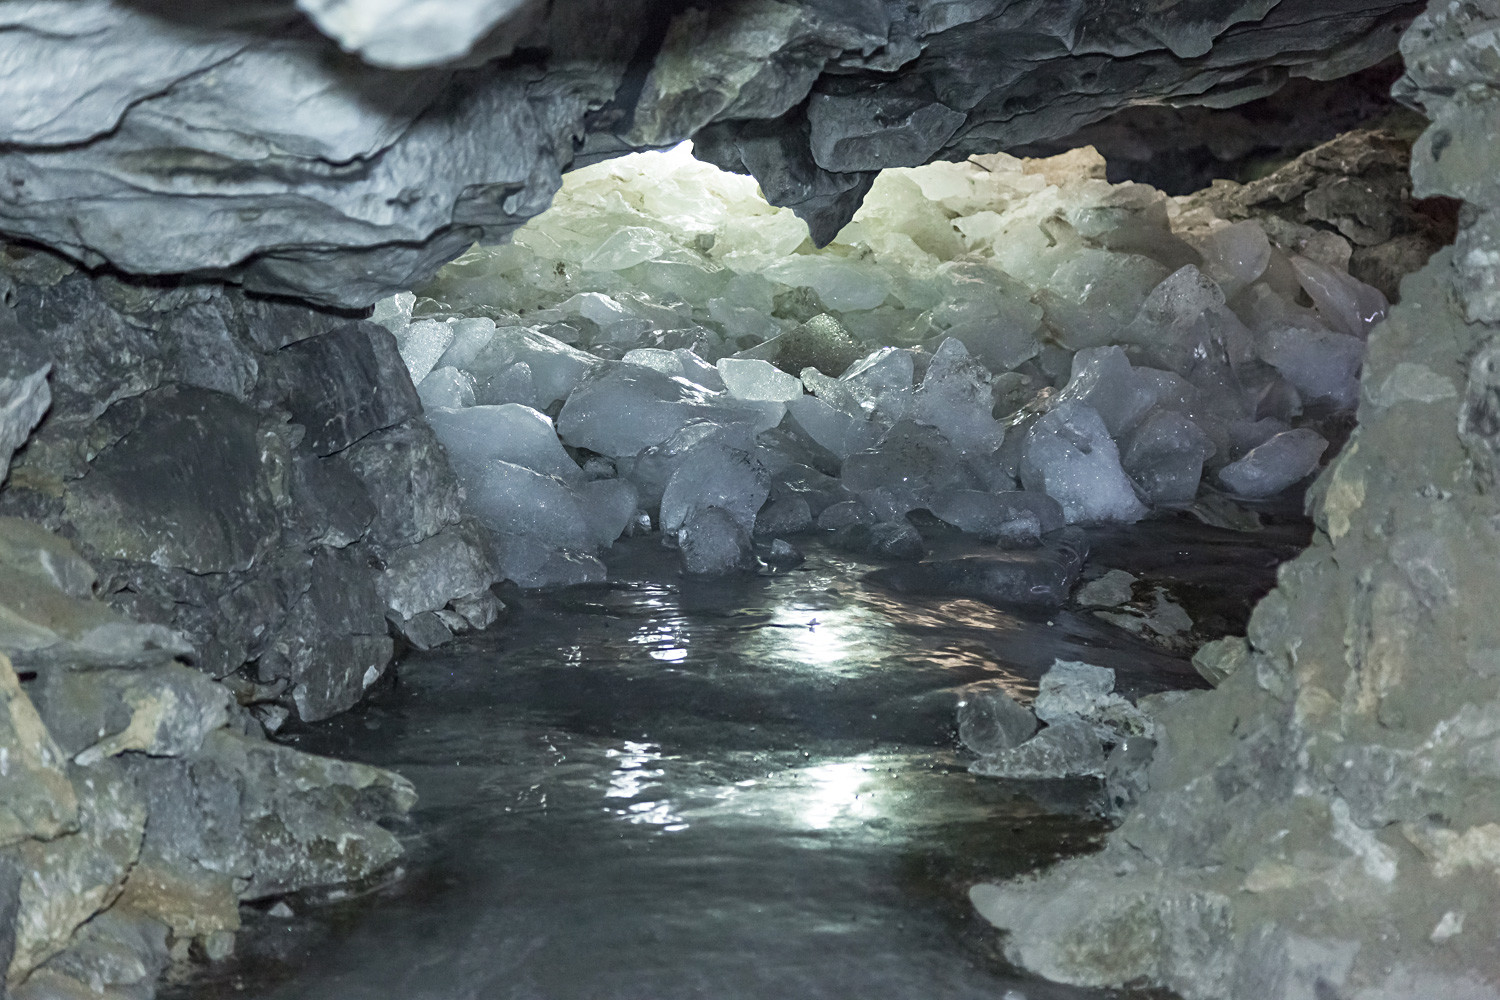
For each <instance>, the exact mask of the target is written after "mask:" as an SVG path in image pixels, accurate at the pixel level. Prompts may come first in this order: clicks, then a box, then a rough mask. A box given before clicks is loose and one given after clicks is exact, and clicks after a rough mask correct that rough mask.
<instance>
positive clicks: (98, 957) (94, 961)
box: [16, 905, 171, 1000]
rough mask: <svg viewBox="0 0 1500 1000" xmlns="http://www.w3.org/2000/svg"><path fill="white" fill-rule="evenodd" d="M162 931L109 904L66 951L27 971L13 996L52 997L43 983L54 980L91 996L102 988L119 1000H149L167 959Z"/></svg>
mask: <svg viewBox="0 0 1500 1000" xmlns="http://www.w3.org/2000/svg"><path fill="white" fill-rule="evenodd" d="M167 932H168V928H167V926H166V925H165V924H163V923H161V922H160V921H158V920H154V919H152V918H151V917H149V916H146V915H145V914H142V913H140V912H137V911H136V910H134V909H132V908H130V907H128V906H121V905H116V906H113V907H111V908H110V909H108V910H106V911H105V912H103V913H101V914H99V915H98V916H96V917H94V918H93V919H92V920H90V921H89V922H88V923H87V924H85V925H84V926H83V927H82V928H80V929H79V931H78V933H77V934H76V935H74V937H73V940H72V941H70V942H69V943H68V947H67V948H66V949H64V950H63V951H62V952H60V953H58V954H56V955H54V956H52V958H50V959H48V960H47V962H46V964H45V965H43V966H42V967H41V969H39V970H37V971H36V972H34V973H32V975H31V976H30V977H28V979H27V982H26V984H25V985H23V986H22V987H21V989H20V990H19V991H17V993H16V996H17V997H18V998H19V1000H25V998H27V997H35V998H36V1000H44V998H46V997H48V996H49V995H53V994H52V991H51V989H49V988H48V987H47V986H44V985H43V983H44V982H45V981H46V979H48V978H51V977H52V976H56V977H65V978H66V979H69V980H72V981H73V982H75V983H77V984H79V985H80V986H82V987H83V988H84V989H85V990H89V991H91V992H96V993H97V992H100V991H101V988H102V990H103V991H108V993H107V995H113V996H115V997H120V998H121V1000H124V998H126V997H129V998H132V1000H133V998H135V997H140V998H142V1000H149V998H150V997H151V996H153V995H154V994H155V989H156V980H157V978H158V977H159V976H160V975H161V974H162V972H163V971H165V969H166V967H167V965H168V964H169V962H170V960H171V959H170V953H169V951H168V948H167ZM52 988H53V989H55V988H56V987H55V986H54V987H52Z"/></svg>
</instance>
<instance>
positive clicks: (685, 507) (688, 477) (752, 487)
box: [661, 439, 770, 535]
mask: <svg viewBox="0 0 1500 1000" xmlns="http://www.w3.org/2000/svg"><path fill="white" fill-rule="evenodd" d="M769 495H770V481H769V478H768V477H767V475H766V471H765V469H763V468H762V467H761V465H760V463H759V462H757V461H756V460H755V458H754V457H753V456H752V455H750V454H748V453H746V452H744V451H741V450H740V449H738V448H732V447H725V446H722V445H721V444H720V443H719V442H718V441H716V440H712V439H711V440H709V441H707V442H705V443H704V444H702V445H700V446H699V447H697V448H693V449H691V450H690V451H689V452H687V453H685V454H684V456H683V458H682V459H681V460H679V461H678V462H677V463H676V468H675V470H674V471H673V472H672V475H671V477H670V478H669V479H668V480H667V484H666V488H665V489H664V490H663V492H662V498H661V530H662V531H665V532H675V531H677V530H678V529H679V528H681V527H682V526H683V525H684V524H686V523H687V522H688V521H689V520H691V519H692V517H693V515H694V514H695V513H697V512H700V511H703V510H705V509H707V508H709V507H717V508H719V509H720V510H722V511H724V512H726V513H727V514H729V515H730V516H731V517H733V518H734V520H735V522H736V523H737V524H739V525H740V527H741V528H743V529H744V531H745V533H746V534H747V535H748V534H749V533H750V532H751V531H753V530H754V528H755V515H756V514H757V513H758V512H759V511H760V508H761V505H762V504H764V503H765V502H766V497H767V496H769Z"/></svg>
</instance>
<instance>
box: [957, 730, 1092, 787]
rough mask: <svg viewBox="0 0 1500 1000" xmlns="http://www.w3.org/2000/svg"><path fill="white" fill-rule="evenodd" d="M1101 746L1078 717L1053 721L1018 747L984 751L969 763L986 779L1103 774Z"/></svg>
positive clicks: (974, 771)
mask: <svg viewBox="0 0 1500 1000" xmlns="http://www.w3.org/2000/svg"><path fill="white" fill-rule="evenodd" d="M1104 763H1105V759H1104V745H1103V743H1102V742H1101V741H1100V740H1099V737H1098V736H1097V735H1096V734H1095V732H1094V727H1093V726H1091V725H1089V724H1088V723H1087V722H1084V721H1083V720H1082V719H1077V718H1069V719H1064V720H1062V721H1060V722H1057V723H1054V724H1053V725H1050V726H1048V727H1047V728H1045V729H1043V730H1042V731H1041V732H1039V733H1037V734H1036V735H1035V736H1033V737H1032V738H1031V739H1029V740H1027V741H1026V742H1025V743H1022V744H1021V745H1020V746H1018V747H1013V748H1012V749H1010V750H1002V751H1000V752H998V753H993V754H987V755H985V756H983V757H980V758H979V759H978V760H976V761H975V762H974V763H972V764H970V765H969V771H970V772H972V773H973V774H978V775H981V776H983V777H986V778H1010V779H1013V780H1045V779H1055V778H1070V777H1083V776H1089V777H1103V775H1104Z"/></svg>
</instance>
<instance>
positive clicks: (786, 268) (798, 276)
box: [761, 254, 891, 312]
mask: <svg viewBox="0 0 1500 1000" xmlns="http://www.w3.org/2000/svg"><path fill="white" fill-rule="evenodd" d="M761 273H762V274H763V275H765V276H766V277H767V278H769V279H770V280H772V281H775V282H778V283H780V284H783V285H790V286H791V287H793V288H810V289H812V290H813V291H815V292H817V293H818V298H819V299H820V300H821V301H822V303H823V306H824V307H825V308H827V309H831V310H834V311H836V312H849V311H853V310H859V309H874V308H875V307H876V306H878V305H880V304H881V303H882V302H884V301H885V298H886V296H887V295H889V294H890V290H891V282H890V278H888V277H887V276H886V274H885V273H884V272H883V271H882V270H880V269H879V268H878V267H873V266H870V265H863V266H861V265H860V264H857V263H855V262H854V261H850V260H843V259H841V258H839V257H833V256H824V255H819V254H792V255H791V256H790V257H786V258H783V259H782V260H780V261H777V262H776V263H774V264H772V265H771V266H769V267H767V268H765V269H764V270H763V271H762V272H761Z"/></svg>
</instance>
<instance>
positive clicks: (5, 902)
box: [0, 851, 22, 995]
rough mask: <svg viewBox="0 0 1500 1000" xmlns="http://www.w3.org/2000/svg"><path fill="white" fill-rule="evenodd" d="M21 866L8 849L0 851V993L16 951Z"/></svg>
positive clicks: (2, 992) (3, 993)
mask: <svg viewBox="0 0 1500 1000" xmlns="http://www.w3.org/2000/svg"><path fill="white" fill-rule="evenodd" d="M21 874H22V870H21V866H20V865H19V864H18V863H17V861H16V856H15V854H14V853H13V852H10V851H0V995H6V994H5V981H6V978H7V977H6V970H8V969H9V968H10V960H11V958H12V956H14V955H15V951H16V914H17V913H18V912H19V910H20V907H21Z"/></svg>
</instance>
